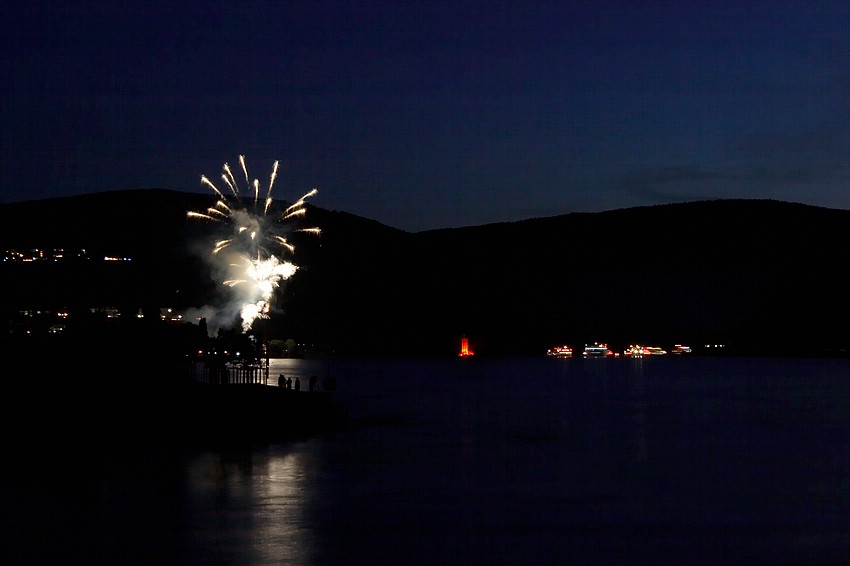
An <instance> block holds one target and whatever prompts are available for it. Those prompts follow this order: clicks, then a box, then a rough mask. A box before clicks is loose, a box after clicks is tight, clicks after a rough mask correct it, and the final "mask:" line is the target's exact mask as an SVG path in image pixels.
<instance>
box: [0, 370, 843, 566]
mask: <svg viewBox="0 0 850 566" xmlns="http://www.w3.org/2000/svg"><path fill="white" fill-rule="evenodd" d="M280 373H283V374H285V375H287V376H289V377H292V378H294V377H296V376H297V377H299V378H300V380H301V383H302V389H304V388H305V387H306V384H307V383H308V380H309V377H310V376H311V375H316V376H318V377H319V378H320V379H323V378H325V377H327V376H333V377H334V379H335V381H336V384H337V389H336V391H335V393H334V395H335V398H336V400H337V402H339V403H341V404H343V405H344V406H345V407H346V409H347V410H348V413H349V417H350V426H349V428H347V429H346V430H344V431H339V432H335V433H333V434H328V435H324V436H321V437H316V438H311V439H308V440H303V441H297V442H287V443H277V444H270V445H262V446H254V447H248V448H245V449H240V450H233V449H230V450H191V451H190V450H186V451H185V452H184V453H179V454H176V455H175V454H172V455H170V456H169V457H168V458H162V460H161V461H158V462H156V463H155V465H151V464H150V462H148V463H147V464H146V465H141V464H142V462H140V463H139V464H140V465H139V466H138V469H135V468H134V467H133V466H129V467H128V466H124V467H121V468H119V471H116V472H115V473H113V474H112V475H109V476H106V477H100V478H97V479H92V480H91V481H74V482H57V483H55V484H53V483H51V482H45V481H44V480H42V479H38V480H35V479H33V481H23V482H20V481H15V482H12V480H8V481H6V482H4V485H3V486H2V487H3V491H2V498H3V499H2V504H3V508H2V509H3V511H2V527H3V534H2V537H3V538H2V540H3V545H4V548H3V549H2V550H3V552H2V556H3V558H2V561H3V562H4V563H6V564H10V563H11V564H47V563H50V564H59V563H63V564H70V563H74V564H77V563H79V564H240V565H252V564H256V565H261V564H262V565H265V564H303V565H331V564H335V565H336V564H371V565H378V564H398V565H401V564H406V565H410V564H487V565H492V564H505V565H508V564H510V565H515V564H536V565H540V564H631V563H635V562H644V563H646V562H649V563H654V564H683V563H686V564H695V563H704V564H721V563H723V564H727V563H730V562H731V561H733V560H734V561H735V562H740V561H741V560H745V561H749V562H751V563H770V564H825V563H836V564H838V563H841V564H846V563H850V361H848V360H842V359H774V358H737V357H702V356H694V355H684V356H672V355H668V356H660V357H652V358H644V359H637V360H632V359H625V358H623V359H598V360H597V359H593V360H585V359H566V360H564V359H551V358H546V357H540V358H506V359H483V358H481V359H477V358H465V359H463V358H458V359H440V360H436V359H399V360H332V361H320V360H271V365H270V375H271V376H272V379H271V381H272V382H273V383H276V378H277V376H278V374H280ZM120 378H121V377H120V371H119V372H118V373H117V375H116V379H120ZM38 450H39V451H40V452H41V458H39V459H38V461H39V462H43V463H42V464H39V465H41V466H44V467H55V473H56V474H61V473H62V470H63V468H64V467H66V466H73V465H75V464H78V463H75V462H73V461H69V458H68V457H67V456H66V455H65V454H67V452H64V451H63V452H61V454H63V456H62V459H61V460H60V459H59V456H58V454H60V452H59V450H58V447H56V446H54V445H52V444H51V443H50V441H49V440H44V441H43V443H42V444H41V445H39V446H38ZM104 450H108V447H105V448H104ZM54 451H55V453H56V454H57V458H56V461H53V460H51V455H52V454H53V453H54ZM149 453H150V451H149V450H144V451H142V450H140V451H139V457H140V458H148V457H149ZM71 460H72V459H71ZM24 464H25V463H22V462H16V461H15V460H14V458H13V459H12V460H11V461H10V460H8V459H7V464H5V466H7V467H8V466H22V465H24ZM41 471H42V472H45V471H47V472H51V473H52V472H54V469H52V468H51V469H49V470H41ZM45 476H49V474H44V473H41V474H38V475H37V477H38V478H43V477H45ZM34 477H35V476H34Z"/></svg>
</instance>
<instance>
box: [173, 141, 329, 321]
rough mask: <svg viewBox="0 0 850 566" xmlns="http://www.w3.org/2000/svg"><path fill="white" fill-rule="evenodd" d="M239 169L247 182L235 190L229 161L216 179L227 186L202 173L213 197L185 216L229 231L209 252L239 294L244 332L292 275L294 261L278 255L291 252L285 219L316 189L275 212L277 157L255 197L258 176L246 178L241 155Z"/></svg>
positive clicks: (299, 211) (297, 212) (301, 207)
mask: <svg viewBox="0 0 850 566" xmlns="http://www.w3.org/2000/svg"><path fill="white" fill-rule="evenodd" d="M239 165H240V169H241V170H242V173H243V175H244V178H245V185H246V186H247V188H246V190H245V193H244V194H242V193H240V184H239V182H238V181H237V180H236V177H235V176H234V174H233V171H232V170H231V168H230V165H228V164H227V163H225V164H224V166H223V168H222V175H221V181H222V182H223V183H224V185H225V186H226V188H224V189H219V188H218V187H217V186H216V184H215V183H213V182H212V181H211V180H210V179H209V178H207V177H206V176H205V175H201V184H202V185H205V186H207V187H209V188H210V189H211V190H212V191H213V193H214V194H215V197H216V203H215V205H214V206H211V207H210V208H207V209H206V210H205V211H203V212H197V211H189V212H188V213H187V216H188V217H189V218H197V219H201V220H205V221H209V222H214V223H218V224H221V225H222V228H228V229H229V232H230V233H229V235H228V237H226V238H222V239H221V240H218V241H216V242H215V244H214V245H213V246H212V250H211V257H213V258H218V260H219V261H222V262H224V263H225V266H226V277H225V278H224V280H223V281H222V284H223V285H225V286H227V287H229V288H231V289H234V290H235V291H236V292H237V294H238V296H239V301H240V305H239V309H238V310H239V314H240V316H241V318H242V330H243V331H245V332H247V331H248V330H250V329H251V328H252V326H253V324H254V321H255V320H257V319H258V318H268V313H269V309H270V301H271V299H272V296H273V295H274V292H275V290H276V289H277V288H278V287H279V286H280V283H281V282H282V281H285V280H287V279H289V278H290V277H292V275H294V274H295V272H296V271H297V269H298V266H297V265H295V264H294V263H292V262H291V261H288V260H285V259H284V258H283V256H284V254H293V253H294V252H295V247H294V246H293V245H292V244H291V243H290V242H289V241H287V239H286V234H287V233H288V232H287V229H286V225H287V224H288V223H287V221H289V220H291V219H295V218H300V217H302V216H304V214H305V213H306V209H305V205H306V200H307V199H308V198H310V197H312V196H314V195H316V193H317V192H318V191H317V190H316V189H313V190H311V191H309V192H308V193H307V194H305V195H304V196H302V197H301V198H299V199H298V200H297V201H295V202H294V203H292V204H291V205H289V206H287V207H286V208H284V209H283V210H282V211H280V212H277V211H276V208H275V207H274V199H273V198H272V188H273V187H274V182H275V179H276V178H277V173H278V167H279V162H277V161H275V162H274V167H273V168H272V173H271V176H270V178H269V183H268V188H267V189H266V190H265V196H264V197H262V200H261V197H260V193H261V186H260V181H259V180H258V179H254V180H253V181H251V179H250V177H249V175H248V167H247V165H246V164H245V157H244V156H242V155H240V156H239ZM291 231H292V232H307V233H311V234H320V233H321V230H320V229H319V228H298V229H293V230H291Z"/></svg>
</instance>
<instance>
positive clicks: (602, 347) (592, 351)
mask: <svg viewBox="0 0 850 566" xmlns="http://www.w3.org/2000/svg"><path fill="white" fill-rule="evenodd" d="M583 355H584V357H585V358H607V357H608V356H613V355H614V352H612V351H611V350H609V349H608V345H607V344H601V343H599V342H594V343H592V344H585V345H584V353H583Z"/></svg>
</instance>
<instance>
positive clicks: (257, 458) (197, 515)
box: [186, 444, 316, 564]
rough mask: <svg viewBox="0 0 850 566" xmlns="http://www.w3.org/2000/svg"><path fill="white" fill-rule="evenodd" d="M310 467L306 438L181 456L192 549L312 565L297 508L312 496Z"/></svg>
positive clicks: (235, 559)
mask: <svg viewBox="0 0 850 566" xmlns="http://www.w3.org/2000/svg"><path fill="white" fill-rule="evenodd" d="M315 469H316V462H315V455H314V454H313V452H312V451H311V450H310V449H309V444H308V445H295V446H292V447H286V448H283V447H277V448H274V447H273V448H269V449H267V450H259V449H258V450H256V451H250V452H242V453H235V454H234V453H225V454H222V453H218V452H205V453H202V454H198V455H196V456H195V457H193V458H192V459H190V460H189V461H187V462H186V474H187V475H186V478H187V486H186V488H187V496H188V498H189V500H188V501H187V502H186V503H187V505H188V508H190V509H193V510H194V512H193V517H192V521H193V524H192V532H193V539H194V545H195V548H196V549H203V551H202V555H209V557H210V559H212V560H213V561H214V562H215V563H222V562H231V561H232V562H231V563H239V564H312V563H313V549H314V548H315V544H314V538H315V536H314V534H313V533H312V532H311V527H310V525H309V524H308V522H307V520H306V518H305V516H304V513H305V510H306V509H307V508H309V506H310V505H312V504H314V501H315V499H316V486H315V482H314V481H313V480H314V478H313V477H312V475H313V470H315ZM199 511H200V512H199ZM222 533H226V535H225V536H222Z"/></svg>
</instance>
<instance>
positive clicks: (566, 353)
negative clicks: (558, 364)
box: [546, 345, 573, 358]
mask: <svg viewBox="0 0 850 566" xmlns="http://www.w3.org/2000/svg"><path fill="white" fill-rule="evenodd" d="M546 355H547V356H552V357H553V358H572V357H573V349H572V348H571V347H570V346H567V345H562V346H555V347H553V348H549V349H548V350H546Z"/></svg>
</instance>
